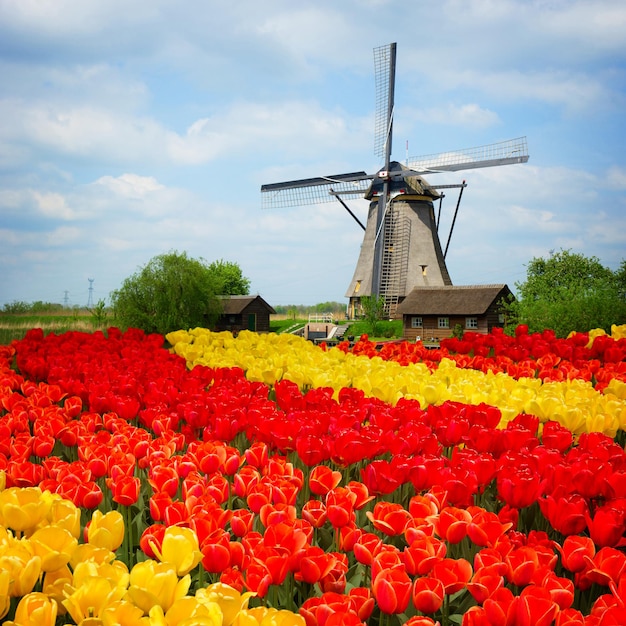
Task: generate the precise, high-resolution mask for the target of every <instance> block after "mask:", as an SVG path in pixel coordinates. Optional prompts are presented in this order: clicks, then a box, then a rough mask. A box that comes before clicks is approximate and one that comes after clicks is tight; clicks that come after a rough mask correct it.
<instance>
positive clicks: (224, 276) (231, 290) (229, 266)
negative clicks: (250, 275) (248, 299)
mask: <svg viewBox="0 0 626 626" xmlns="http://www.w3.org/2000/svg"><path fill="white" fill-rule="evenodd" d="M208 269H209V271H210V272H211V273H212V274H213V277H214V279H215V285H216V289H217V294H218V295H220V296H247V295H248V294H249V293H250V280H249V279H247V278H246V277H245V276H244V275H243V274H242V272H241V268H240V267H239V265H237V263H232V262H231V261H224V260H223V259H220V260H219V261H213V263H211V264H209V266H208Z"/></svg>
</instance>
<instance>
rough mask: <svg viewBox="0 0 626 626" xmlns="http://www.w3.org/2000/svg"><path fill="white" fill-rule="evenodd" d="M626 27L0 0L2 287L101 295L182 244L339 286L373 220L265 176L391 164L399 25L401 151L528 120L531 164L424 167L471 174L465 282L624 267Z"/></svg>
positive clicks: (535, 0) (571, 16) (545, 10)
mask: <svg viewBox="0 0 626 626" xmlns="http://www.w3.org/2000/svg"><path fill="white" fill-rule="evenodd" d="M624 33H626V3H625V2H624V1H623V0H584V1H583V0H440V1H438V2H399V1H397V0H342V1H341V2H336V1H333V2H331V1H328V0H315V1H314V2H313V1H311V2H309V1H306V0H302V1H299V2H293V0H289V1H287V0H284V1H283V0H266V1H264V2H258V0H254V1H252V0H238V1H236V2H230V3H223V2H219V3H218V2H214V1H213V0H177V1H176V2H174V1H173V0H0V78H1V80H0V306H3V305H5V304H7V303H12V302H15V301H23V302H35V301H43V302H58V303H61V304H65V305H68V306H85V305H86V304H88V303H89V302H90V301H91V302H92V303H94V304H95V303H97V302H98V301H100V300H103V301H105V302H106V303H107V304H108V303H109V302H110V294H111V292H112V291H114V290H115V289H119V288H120V287H121V285H122V283H123V281H124V279H126V278H128V277H130V276H132V275H133V274H135V273H137V272H138V271H140V270H141V268H142V267H143V266H145V265H146V264H147V263H148V262H149V261H150V260H151V259H152V258H153V257H155V256H156V255H160V254H166V253H169V252H174V251H176V252H185V253H187V255H188V256H190V257H192V258H197V259H203V260H205V261H206V262H208V263H211V262H213V261H216V260H224V261H229V262H235V263H237V264H239V266H240V267H241V269H242V273H243V275H244V276H245V277H247V278H248V279H249V280H250V286H251V293H253V294H259V295H261V296H262V297H263V298H264V299H265V300H266V301H267V302H268V303H269V304H271V305H273V306H276V305H287V304H305V305H312V304H317V303H321V302H329V301H338V302H346V303H347V299H346V298H345V293H346V290H347V289H348V286H349V284H350V280H351V278H352V274H353V272H354V269H355V266H356V262H357V259H358V256H359V250H360V245H361V242H362V238H363V231H362V230H361V228H359V226H358V225H357V224H356V223H355V221H354V220H353V219H352V218H351V217H350V215H349V214H348V212H347V211H345V210H344V209H343V208H342V207H341V205H340V204H339V203H337V202H333V203H325V204H321V205H312V206H305V207H302V206H301V207H293V208H281V209H263V208H262V207H261V203H262V199H261V192H260V188H261V185H262V184H264V183H275V182H281V181H285V180H293V179H301V178H309V177H314V176H322V175H330V174H339V173H344V172H354V171H361V170H364V171H366V172H368V173H374V172H376V171H377V170H378V169H380V167H381V166H382V162H381V160H380V159H379V158H378V157H377V156H376V154H375V150H374V116H375V91H374V86H375V84H374V56H373V49H374V48H377V47H379V46H384V45H387V44H389V43H392V42H396V43H397V66H396V88H395V114H394V131H393V132H394V134H393V155H392V156H393V158H394V159H395V160H398V161H401V162H403V161H404V160H405V159H406V158H407V156H409V157H416V156H419V155H424V154H432V153H438V152H446V151H452V150H461V149H466V148H471V147H474V146H481V145H486V144H490V143H495V142H499V141H503V140H507V139H512V138H516V137H522V136H525V137H527V141H528V150H529V154H530V159H529V161H528V163H526V164H521V165H507V166H502V167H494V168H484V169H475V170H468V171H465V172H457V173H455V174H434V175H432V176H431V177H427V180H428V181H429V182H431V183H432V184H453V183H460V182H461V181H462V180H465V181H466V182H467V187H466V188H465V190H464V192H463V197H462V200H461V203H460V206H459V211H458V216H457V218H456V222H455V226H454V230H453V233H452V237H451V239H450V245H449V250H448V254H447V257H446V263H447V266H448V270H449V273H450V276H451V279H452V282H453V283H454V284H456V285H474V284H496V283H505V284H507V285H509V287H510V288H511V289H513V290H515V284H516V283H518V282H521V281H523V280H524V279H525V278H526V271H527V265H528V263H529V261H531V260H532V259H533V258H535V257H547V256H549V255H550V254H551V253H553V252H557V251H559V250H561V249H563V250H571V251H573V252H577V253H581V254H584V255H586V256H595V257H597V258H598V259H599V260H600V261H601V262H602V264H603V265H605V266H607V267H610V268H611V269H617V268H618V266H619V264H620V262H621V260H622V259H624V258H625V257H626V36H624ZM456 202H457V192H456V191H453V192H450V193H447V195H446V198H445V200H444V202H443V205H442V218H441V231H440V239H441V240H442V245H443V246H444V247H445V242H446V240H447V237H448V233H449V225H450V224H451V222H452V218H453V213H454V209H455V207H456ZM349 205H350V207H351V209H352V210H353V211H354V212H355V214H356V215H357V216H358V217H359V218H360V219H361V220H362V221H365V219H366V214H367V202H366V201H365V200H363V199H354V200H350V202H349Z"/></svg>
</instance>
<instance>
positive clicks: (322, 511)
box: [300, 500, 328, 528]
mask: <svg viewBox="0 0 626 626" xmlns="http://www.w3.org/2000/svg"><path fill="white" fill-rule="evenodd" d="M300 514H301V515H302V518H303V519H305V520H306V521H307V522H309V524H311V526H313V528H321V527H322V526H323V525H324V524H325V523H326V520H327V519H328V515H327V514H326V505H325V504H324V503H323V502H320V501H319V500H307V501H306V502H305V503H304V504H303V505H302V509H301V511H300Z"/></svg>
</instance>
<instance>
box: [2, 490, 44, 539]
mask: <svg viewBox="0 0 626 626" xmlns="http://www.w3.org/2000/svg"><path fill="white" fill-rule="evenodd" d="M51 506H52V494H50V492H48V491H45V492H42V491H41V489H39V487H21V488H20V487H9V488H8V489H5V490H3V491H0V522H1V523H2V524H3V525H4V526H6V527H7V528H12V529H13V530H15V531H17V532H18V533H23V532H26V533H27V534H29V531H30V532H32V531H33V530H34V529H35V528H36V527H37V526H38V524H39V523H40V522H41V521H42V520H43V519H44V518H45V517H46V515H47V514H48V511H49V510H50V507H51Z"/></svg>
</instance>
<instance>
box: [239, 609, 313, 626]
mask: <svg viewBox="0 0 626 626" xmlns="http://www.w3.org/2000/svg"><path fill="white" fill-rule="evenodd" d="M233 626H306V622H305V621H304V617H302V616H301V615H298V614H297V613H292V612H291V611H287V610H284V609H274V608H267V607H265V606H259V607H256V608H254V609H247V610H243V611H241V612H240V613H239V615H238V616H237V617H236V618H235V621H234V622H233Z"/></svg>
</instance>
